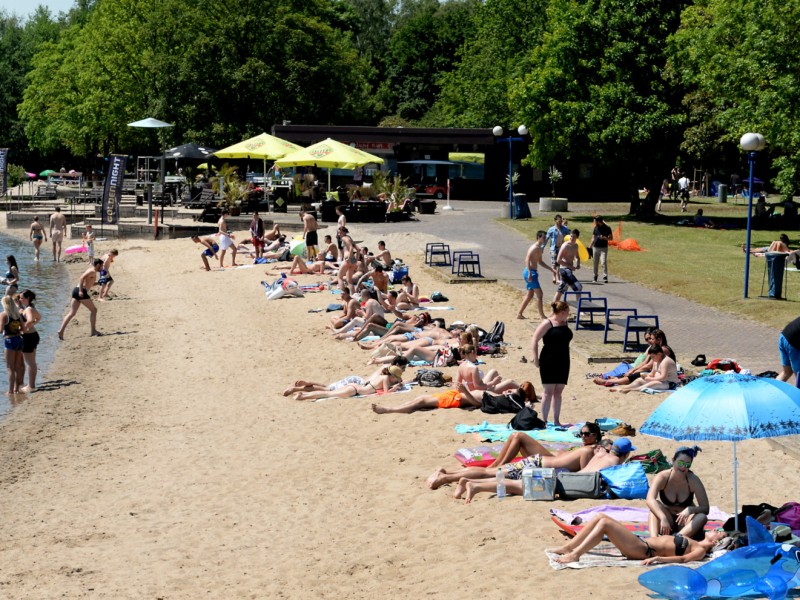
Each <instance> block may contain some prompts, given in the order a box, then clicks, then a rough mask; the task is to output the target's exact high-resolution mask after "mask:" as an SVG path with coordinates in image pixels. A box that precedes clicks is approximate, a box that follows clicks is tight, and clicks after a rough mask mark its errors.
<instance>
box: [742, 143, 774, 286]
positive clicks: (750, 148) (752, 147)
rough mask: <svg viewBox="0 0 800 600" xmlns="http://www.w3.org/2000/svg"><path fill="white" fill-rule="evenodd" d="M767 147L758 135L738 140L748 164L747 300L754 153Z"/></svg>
mask: <svg viewBox="0 0 800 600" xmlns="http://www.w3.org/2000/svg"><path fill="white" fill-rule="evenodd" d="M766 145H767V143H766V140H764V136H763V135H761V134H760V133H745V134H744V135H743V136H742V138H741V139H740V140H739V146H740V147H741V148H742V150H744V151H745V152H747V161H748V162H749V163H750V198H749V199H748V201H747V240H746V242H745V252H744V298H745V300H746V299H747V285H748V282H749V280H750V232H751V219H752V216H753V177H754V175H753V166H754V165H755V162H756V152H758V151H760V150H763V149H764V147H765V146H766Z"/></svg>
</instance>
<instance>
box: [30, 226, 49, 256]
mask: <svg viewBox="0 0 800 600" xmlns="http://www.w3.org/2000/svg"><path fill="white" fill-rule="evenodd" d="M29 238H30V240H31V241H32V242H33V260H36V261H38V260H39V251H40V249H41V247H42V240H44V241H45V242H46V241H47V233H46V232H45V230H44V227H42V224H41V223H39V217H38V216H36V217H33V223H31V230H30V234H29Z"/></svg>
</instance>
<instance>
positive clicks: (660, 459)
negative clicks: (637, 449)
mask: <svg viewBox="0 0 800 600" xmlns="http://www.w3.org/2000/svg"><path fill="white" fill-rule="evenodd" d="M629 460H630V462H638V463H641V464H642V467H643V468H644V472H645V473H650V474H651V475H652V474H653V473H660V472H661V471H666V470H667V469H669V468H670V464H669V461H668V460H667V457H666V456H664V454H663V452H661V450H651V451H650V452H648V453H647V454H637V455H636V456H631V457H630V459H629Z"/></svg>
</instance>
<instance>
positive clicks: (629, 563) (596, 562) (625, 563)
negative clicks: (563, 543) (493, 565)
mask: <svg viewBox="0 0 800 600" xmlns="http://www.w3.org/2000/svg"><path fill="white" fill-rule="evenodd" d="M544 553H545V556H547V559H548V560H549V561H550V566H551V567H553V569H554V570H556V571H560V570H562V569H588V568H591V567H642V568H645V569H647V568H649V567H644V566H643V565H642V561H641V560H631V559H628V558H625V557H624V556H622V552H620V551H619V550H618V549H617V547H616V546H614V544H611V543H610V542H609V543H602V544H598V545H597V546H596V547H594V548H592V549H591V550H590V551H589V552H587V553H586V554H584V555H583V556H581V559H580V560H579V561H578V562H571V563H565V564H562V563H558V562H556V559H557V558H558V554H553V553H552V552H548V551H547V550H545V551H544ZM722 553H724V550H723V551H722V552H720V553H715V554H714V555H712V558H716V556H721V555H722ZM706 560H711V559H710V558H707V559H706ZM704 562H705V561H697V560H696V561H691V562H686V563H681V564H682V565H683V566H684V567H689V568H690V569H691V568H696V567H699V566H700V565H702V564H703V563H704Z"/></svg>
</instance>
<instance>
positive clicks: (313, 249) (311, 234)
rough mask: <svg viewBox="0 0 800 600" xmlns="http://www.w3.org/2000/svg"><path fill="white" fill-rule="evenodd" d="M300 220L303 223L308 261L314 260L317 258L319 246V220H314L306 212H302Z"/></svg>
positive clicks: (312, 216)
mask: <svg viewBox="0 0 800 600" xmlns="http://www.w3.org/2000/svg"><path fill="white" fill-rule="evenodd" d="M300 219H301V220H302V221H303V239H304V240H305V242H306V252H307V253H308V260H314V258H316V256H317V246H319V239H318V236H317V228H318V227H319V226H318V224H317V219H315V218H314V215H312V214H311V213H309V212H306V211H304V210H301V211H300Z"/></svg>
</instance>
